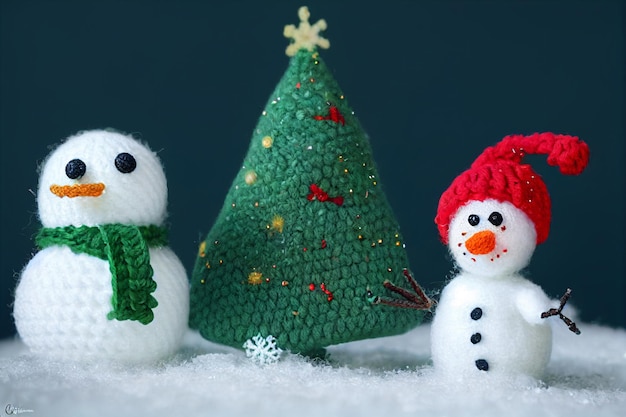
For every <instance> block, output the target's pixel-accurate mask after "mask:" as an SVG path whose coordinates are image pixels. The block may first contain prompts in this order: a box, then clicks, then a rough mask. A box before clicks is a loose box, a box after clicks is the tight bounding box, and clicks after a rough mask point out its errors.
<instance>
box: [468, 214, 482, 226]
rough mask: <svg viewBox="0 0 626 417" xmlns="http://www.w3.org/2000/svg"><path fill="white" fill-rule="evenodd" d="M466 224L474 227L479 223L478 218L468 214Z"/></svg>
mask: <svg viewBox="0 0 626 417" xmlns="http://www.w3.org/2000/svg"><path fill="white" fill-rule="evenodd" d="M467 222H468V223H469V224H471V225H472V226H476V225H477V224H478V223H480V217H478V216H477V215H476V214H470V215H469V217H468V218H467Z"/></svg>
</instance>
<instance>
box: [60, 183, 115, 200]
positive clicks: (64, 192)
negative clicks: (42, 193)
mask: <svg viewBox="0 0 626 417" xmlns="http://www.w3.org/2000/svg"><path fill="white" fill-rule="evenodd" d="M50 191H51V192H52V193H53V194H54V195H56V196H58V197H61V198H63V197H69V198H74V197H99V196H100V195H101V194H102V192H103V191H104V184H102V183H101V182H98V183H93V184H74V185H56V184H53V185H51V186H50Z"/></svg>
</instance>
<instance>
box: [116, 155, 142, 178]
mask: <svg viewBox="0 0 626 417" xmlns="http://www.w3.org/2000/svg"><path fill="white" fill-rule="evenodd" d="M115 168H117V170H118V171H119V172H121V173H122V174H128V173H130V172H133V171H134V170H135V168H137V161H135V157H134V156H132V155H131V154H129V153H126V152H123V153H121V154H119V155H118V156H116V157H115Z"/></svg>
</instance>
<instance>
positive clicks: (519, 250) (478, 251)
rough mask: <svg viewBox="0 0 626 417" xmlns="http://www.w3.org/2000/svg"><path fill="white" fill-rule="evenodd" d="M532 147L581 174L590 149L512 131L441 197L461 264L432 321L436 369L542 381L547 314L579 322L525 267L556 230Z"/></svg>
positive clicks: (445, 230) (573, 141)
mask: <svg viewBox="0 0 626 417" xmlns="http://www.w3.org/2000/svg"><path fill="white" fill-rule="evenodd" d="M526 154H548V163H549V164H550V165H558V166H559V167H560V169H561V172H562V173H564V174H568V175H576V174H579V173H580V172H582V170H583V169H584V168H585V166H586V165H587V161H588V158H589V150H588V147H587V145H586V144H585V143H584V142H582V141H580V140H579V139H578V138H576V137H572V136H567V135H555V134H552V133H537V134H534V135H530V136H521V135H513V136H508V137H506V138H504V139H503V140H502V141H501V142H500V143H498V144H497V145H496V146H493V147H490V148H487V149H486V150H485V151H484V152H483V154H481V155H480V156H479V157H478V159H476V161H475V162H474V163H473V164H472V166H471V168H470V169H469V170H467V171H465V172H464V173H462V174H461V175H459V176H458V177H457V178H456V179H455V180H454V181H453V183H452V185H451V186H450V187H449V188H448V190H446V191H445V192H444V193H443V194H442V196H441V199H440V201H439V207H438V210H437V217H436V218H435V222H436V224H437V226H438V229H439V233H440V237H441V239H442V241H443V242H444V243H446V244H447V245H448V247H449V250H450V253H451V255H452V257H453V258H454V261H455V262H456V265H457V267H458V269H459V271H460V272H459V274H458V275H457V276H455V277H454V278H453V279H452V280H451V281H450V282H449V283H448V285H447V286H446V287H445V288H444V290H443V292H442V294H441V297H440V300H439V303H438V305H437V310H436V313H435V316H434V319H433V323H432V328H431V353H432V360H433V365H434V368H435V370H436V371H437V372H439V373H440V374H441V375H445V376H448V377H453V378H457V379H459V378H460V379H465V378H473V377H477V376H478V375H496V376H520V375H525V376H530V377H534V378H541V377H542V375H543V373H544V370H545V368H546V365H547V364H548V362H549V360H550V355H551V350H552V333H551V327H550V324H549V322H548V321H547V320H546V318H547V317H549V316H552V315H558V316H560V317H561V319H563V320H564V321H565V322H566V324H568V325H569V326H570V330H572V331H574V332H577V333H578V329H577V328H576V326H575V324H574V323H572V322H571V321H570V320H569V319H568V318H567V317H565V316H563V314H562V312H561V310H562V308H563V305H564V304H565V302H566V301H567V298H569V290H568V292H567V293H566V296H564V297H563V298H562V300H561V303H560V304H559V303H558V302H555V301H552V300H550V299H549V298H548V296H547V295H546V294H545V293H544V292H543V290H542V289H541V288H540V287H539V286H538V285H536V284H533V283H532V282H530V281H528V280H527V279H525V278H523V277H522V276H521V275H520V274H519V271H520V270H522V269H523V268H524V267H526V266H527V265H528V263H529V262H530V259H531V256H532V254H533V252H534V250H535V247H536V245H537V244H539V243H542V242H543V241H544V240H545V239H546V238H547V237H548V232H549V228H550V204H551V203H550V197H549V195H548V191H547V189H546V186H545V184H544V182H543V180H542V179H541V178H540V177H539V175H538V174H536V173H535V172H534V171H533V170H532V169H531V167H530V165H527V164H523V163H521V161H522V158H523V157H524V155H526Z"/></svg>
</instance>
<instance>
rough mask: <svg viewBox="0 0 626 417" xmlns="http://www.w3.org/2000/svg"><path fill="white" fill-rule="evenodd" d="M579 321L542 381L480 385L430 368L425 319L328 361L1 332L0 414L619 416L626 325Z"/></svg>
mask: <svg viewBox="0 0 626 417" xmlns="http://www.w3.org/2000/svg"><path fill="white" fill-rule="evenodd" d="M579 325H580V326H579V327H580V328H581V330H582V334H581V335H580V336H576V335H574V334H572V333H570V332H569V331H568V330H567V328H566V327H565V326H563V325H562V323H559V322H558V321H555V326H556V327H555V333H554V339H555V340H554V352H553V356H552V361H551V363H550V365H549V370H548V375H547V376H546V378H545V380H544V381H542V382H536V381H528V380H516V381H513V380H510V381H490V380H483V381H480V382H478V383H473V384H470V383H468V382H462V381H446V380H442V379H440V378H439V377H437V376H436V375H435V374H434V373H433V370H432V367H431V365H430V363H429V355H430V353H429V331H430V326H429V325H427V324H426V325H423V326H421V327H418V328H416V329H415V330H413V331H411V332H409V333H407V334H404V335H401V336H395V337H389V338H381V339H371V340H364V341H360V342H353V343H347V344H344V345H339V346H334V347H331V348H329V349H328V351H329V352H330V354H331V357H330V361H329V362H319V361H312V360H307V359H305V358H303V357H300V356H297V355H291V354H283V355H282V358H281V360H280V361H279V362H278V363H274V364H269V365H264V366H261V365H258V364H256V363H253V362H252V361H251V360H249V359H247V358H246V356H245V353H244V352H243V351H238V350H234V349H230V348H226V347H223V346H219V345H216V344H212V343H209V342H206V341H204V340H203V339H201V338H200V337H199V336H198V335H197V334H194V333H192V332H189V334H188V335H187V337H186V339H185V343H184V347H183V348H182V349H181V350H180V352H179V353H178V354H177V355H176V356H175V357H173V358H171V359H170V360H168V361H166V362H164V363H160V364H158V365H154V366H141V367H127V366H126V367H122V366H120V365H110V364H109V365H106V364H76V363H62V362H54V361H46V360H43V359H41V358H36V357H33V356H32V355H30V354H29V353H28V351H27V349H26V348H25V347H24V345H23V344H22V343H21V342H20V341H19V340H5V341H3V342H0V402H2V404H1V406H2V408H0V415H1V413H2V412H5V413H6V412H7V411H8V412H11V411H13V412H16V411H18V410H16V409H17V408H19V409H21V410H22V411H23V412H24V415H25V416H31V415H32V416H33V417H36V416H64V417H67V416H84V417H87V416H137V415H144V416H157V415H158V416H165V415H177V416H196V415H203V416H234V415H237V416H255V417H259V416H273V417H276V416H323V417H331V416H346V415H353V416H359V417H366V416H388V417H391V416H401V415H413V416H417V415H422V416H482V417H485V416H487V417H489V416H533V417H540V416H568V417H573V416H593V417H601V416H618V415H620V416H623V415H624V414H623V413H624V410H626V330H624V329H611V328H607V327H603V326H598V325H593V324H586V323H579ZM7 406H8V408H6V409H5V407H7ZM29 410H32V413H29V414H26V411H29ZM620 410H621V411H620Z"/></svg>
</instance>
